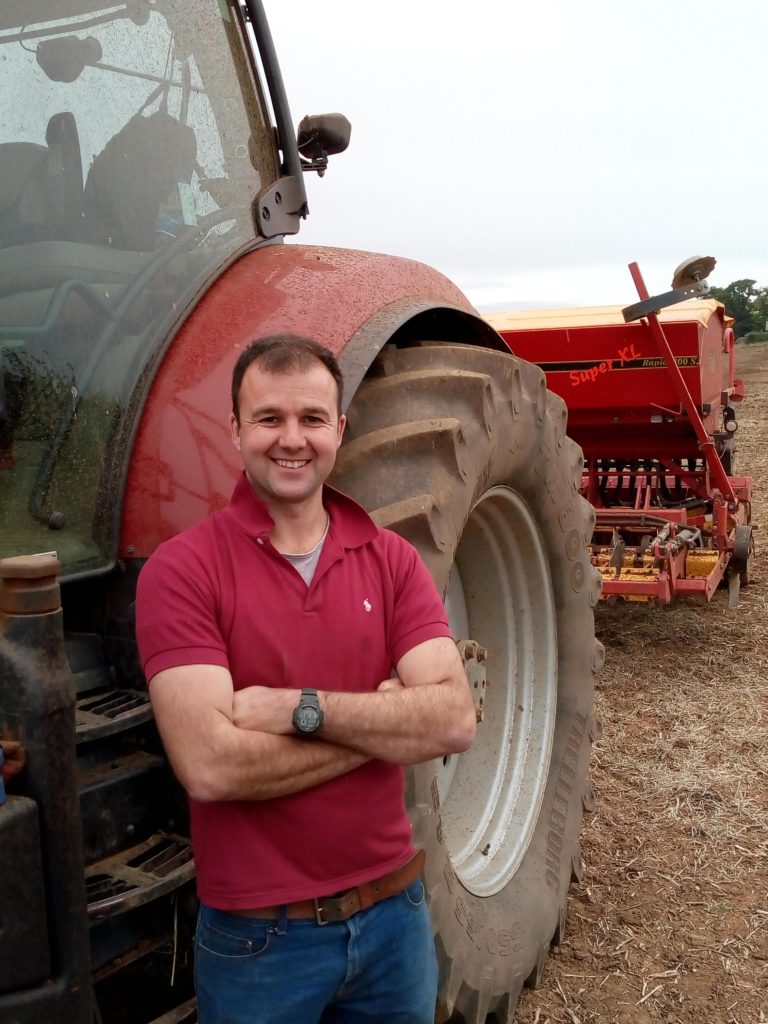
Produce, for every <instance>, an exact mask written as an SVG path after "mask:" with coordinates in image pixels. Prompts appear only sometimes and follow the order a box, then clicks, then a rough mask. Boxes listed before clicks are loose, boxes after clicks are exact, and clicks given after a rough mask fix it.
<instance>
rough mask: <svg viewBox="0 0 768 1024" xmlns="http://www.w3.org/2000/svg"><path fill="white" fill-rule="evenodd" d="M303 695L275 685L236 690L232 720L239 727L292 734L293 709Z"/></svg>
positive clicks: (277, 733) (297, 691) (278, 734)
mask: <svg viewBox="0 0 768 1024" xmlns="http://www.w3.org/2000/svg"><path fill="white" fill-rule="evenodd" d="M300 696H301V690H293V689H288V690H286V689H279V688H277V687H274V686H247V687H246V688H245V689H244V690H235V696H234V700H233V701H232V721H233V723H234V724H235V725H236V726H237V727H238V729H256V730H258V731H259V732H269V733H272V735H273V736H289V735H291V733H293V710H294V708H295V707H296V705H297V704H298V703H299V698H300Z"/></svg>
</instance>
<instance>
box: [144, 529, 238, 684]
mask: <svg viewBox="0 0 768 1024" xmlns="http://www.w3.org/2000/svg"><path fill="white" fill-rule="evenodd" d="M203 561H204V560H203V559H202V558H201V557H200V556H199V555H198V554H197V553H194V552H190V551H189V550H188V548H187V546H186V545H185V543H184V542H182V541H180V540H179V539H174V540H171V541H169V542H167V543H166V544H163V545H161V547H159V548H158V549H157V551H156V552H155V553H154V554H153V555H152V557H151V558H150V559H149V561H148V562H147V563H146V565H145V566H144V568H143V569H142V570H141V573H140V574H139V581H138V586H137V591H136V639H137V642H138V646H139V656H140V658H141V662H142V666H143V668H144V675H145V677H146V679H147V682H150V680H151V679H152V677H153V676H155V675H157V673H158V672H162V671H163V670H164V669H167V668H177V667H179V666H182V665H219V666H221V667H222V668H229V658H228V656H227V648H226V644H225V642H224V638H223V637H222V635H221V629H220V627H219V622H218V610H217V605H218V601H217V599H216V587H215V585H214V580H213V579H212V578H211V576H210V574H209V572H208V571H207V570H206V569H205V567H204V564H203Z"/></svg>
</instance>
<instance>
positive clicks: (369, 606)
mask: <svg viewBox="0 0 768 1024" xmlns="http://www.w3.org/2000/svg"><path fill="white" fill-rule="evenodd" d="M363 608H365V610H366V611H367V612H369V611H371V609H372V608H373V605H372V604H371V602H370V601H369V600H368V598H367V597H366V599H365V600H364V601H363Z"/></svg>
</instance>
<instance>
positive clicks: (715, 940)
mask: <svg viewBox="0 0 768 1024" xmlns="http://www.w3.org/2000/svg"><path fill="white" fill-rule="evenodd" d="M737 370H738V375H739V376H741V377H743V378H744V380H745V383H746V386H747V397H746V399H745V401H744V402H743V403H742V404H741V408H740V409H739V410H738V412H739V416H738V418H739V432H738V434H737V443H738V452H737V458H736V464H735V468H734V471H735V472H736V473H744V474H751V475H752V476H753V478H754V491H755V494H754V504H753V520H754V522H755V523H756V524H758V525H762V531H761V532H758V533H757V538H756V539H757V554H756V558H755V563H754V569H753V576H752V582H751V585H750V586H749V587H747V588H745V589H742V592H741V601H740V603H739V606H738V608H736V609H734V610H729V608H728V602H727V593H726V592H725V591H724V590H722V589H721V590H720V591H719V592H718V593H717V594H716V595H715V597H714V598H713V600H712V601H711V603H710V604H703V603H699V602H698V601H694V600H693V599H686V600H685V601H679V602H678V603H676V604H672V605H668V606H666V607H659V606H649V605H645V606H642V605H623V604H618V605H613V606H610V607H609V606H605V605H602V604H601V606H600V607H599V608H598V610H597V615H596V628H597V634H598V637H599V638H600V639H601V640H602V642H603V643H604V644H605V647H606V654H607V657H606V663H605V668H604V669H603V671H602V673H601V675H600V677H599V679H598V683H597V708H598V716H599V718H600V720H601V721H602V724H603V727H604V732H603V735H602V738H601V739H600V741H599V742H598V743H597V744H596V745H595V748H594V752H593V779H594V782H595V786H596V788H597V792H598V803H597V807H596V810H595V811H594V812H593V813H592V814H591V815H590V816H589V817H588V818H587V819H586V821H585V825H584V830H583V836H582V851H583V854H584V859H585V861H586V865H587V867H586V872H585V875H584V878H583V880H582V882H581V883H580V884H578V885H575V886H573V887H572V889H571V898H570V901H569V915H568V929H567V935H566V941H565V943H564V944H563V945H562V946H560V947H559V948H558V949H553V950H552V954H551V957H550V960H549V962H548V965H547V969H546V971H545V975H544V979H543V982H542V984H541V987H540V988H539V989H537V990H536V991H525V992H524V994H523V996H522V997H521V1000H520V1004H519V1007H518V1012H517V1017H516V1021H518V1022H520V1024H560V1022H564V1024H593V1022H600V1024H630V1022H631V1024H646V1022H649V1024H650V1022H658V1021H663V1022H666V1024H694V1022H695V1024H705V1022H706V1024H759V1022H768V562H767V561H766V558H765V555H764V553H763V544H762V543H761V537H762V536H763V534H764V533H765V534H768V416H766V405H767V402H768V345H759V346H749V347H740V348H739V350H738V357H737Z"/></svg>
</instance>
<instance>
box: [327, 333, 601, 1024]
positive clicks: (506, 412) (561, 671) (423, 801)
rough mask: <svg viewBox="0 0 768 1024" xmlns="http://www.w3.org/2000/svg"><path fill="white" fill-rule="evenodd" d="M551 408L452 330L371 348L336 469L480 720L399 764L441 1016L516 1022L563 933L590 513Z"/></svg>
mask: <svg viewBox="0 0 768 1024" xmlns="http://www.w3.org/2000/svg"><path fill="white" fill-rule="evenodd" d="M565 426H566V409H565V405H564V403H563V402H562V400H561V399H560V398H558V397H556V396H554V395H552V394H551V393H549V392H547V390H546V386H545V381H544V375H543V374H542V373H541V371H540V370H538V368H536V367H534V366H532V365H530V364H528V363H524V362H521V361H520V360H518V359H516V358H515V357H514V356H512V355H507V354H504V353H499V352H495V351H491V350H488V349H480V348H476V347H471V346H463V345H455V344H448V343H446V344H435V343H430V344H422V345H416V346H414V347H410V348H401V349H397V348H394V347H391V346H390V347H387V348H385V349H384V350H383V351H382V353H381V354H380V356H379V358H378V359H377V361H376V363H374V365H373V367H372V368H371V371H370V372H369V375H368V378H367V379H366V380H365V381H364V382H363V384H362V385H361V387H360V388H359V390H358V391H357V393H356V395H355V397H354V399H353V401H352V405H351V408H350V410H349V428H348V430H349V432H348V440H347V442H346V443H345V444H344V445H343V446H342V448H341V450H340V452H339V458H338V461H337V469H336V474H335V477H334V483H335V484H337V485H338V486H339V487H341V488H342V489H343V490H345V491H346V492H347V493H349V494H351V495H352V496H353V497H355V498H356V499H357V500H358V501H360V502H361V504H363V505H364V506H365V507H366V508H367V509H369V510H370V511H371V512H372V515H373V518H374V519H375V520H376V521H377V523H378V524H379V525H380V526H385V527H388V528H390V529H393V530H395V531H397V532H398V533H401V534H403V535H404V536H405V537H407V538H408V539H409V540H410V541H412V542H413V543H414V544H415V545H416V547H417V548H418V549H419V551H420V553H421V555H422V557H423V558H424V561H425V562H426V564H427V566H428V567H429V569H430V571H431V572H432V575H433V576H434V578H435V580H436V582H437V584H438V586H439V587H440V588H441V590H442V593H443V595H444V597H445V600H446V607H447V609H448V614H449V619H450V621H451V627H452V630H453V632H454V636H455V638H456V640H457V641H458V642H460V650H462V651H463V656H464V660H465V664H466V668H467V674H468V678H469V680H470V685H471V686H472V688H473V694H474V696H475V701H476V706H477V708H478V714H479V715H480V714H482V722H481V723H480V724H479V725H478V735H477V739H476V741H475V743H474V745H473V747H472V748H471V749H470V750H469V751H468V752H467V753H465V754H462V755H460V756H454V757H449V758H443V759H442V760H438V761H434V762H429V763H428V764H424V765H420V766H418V767H417V768H416V769H414V770H412V771H411V772H410V773H409V780H408V796H409V807H410V810H411V813H412V817H413V820H414V828H415V837H416V841H417V842H418V843H420V844H421V845H423V846H424V847H425V848H426V850H427V876H426V877H427V890H428V893H429V898H430V907H431V913H432V920H433V925H434V928H435V933H436V942H437V947H438V955H439V960H440V994H439V1001H438V1016H437V1019H438V1020H440V1021H447V1020H450V1021H455V1022H472V1024H484V1022H485V1021H486V1018H487V1016H488V1014H491V1013H493V1014H494V1017H495V1019H497V1020H499V1021H511V1020H512V1018H513V1016H514V1009H515V1005H516V1003H517V999H518V995H519V993H520V990H521V989H522V987H523V985H524V984H527V985H529V986H531V987H535V986H536V984H537V983H538V980H539V978H540V975H541V971H542V967H543V964H544V960H545V958H546V955H547V952H548V949H549V946H550V945H551V944H552V943H558V942H559V941H560V940H561V938H562V935H563V928H564V922H565V908H566V893H567V889H568V885H569V883H570V881H571V880H572V877H574V876H576V877H578V876H579V875H580V873H581V870H582V865H581V856H580V852H579V841H578V840H579V831H580V825H581V818H582V811H583V809H584V808H585V807H586V808H589V807H591V805H592V803H593V801H594V794H593V791H592V789H591V786H590V783H589V752H590V738H591V735H592V734H593V718H592V697H593V673H594V671H596V670H597V668H599V664H600V663H601V659H602V647H601V646H600V645H599V644H598V643H597V642H596V641H595V637H594V621H593V610H592V609H593V607H594V604H595V602H596V600H597V598H598V596H599V580H598V577H597V574H596V573H595V572H594V570H593V569H592V567H591V565H590V562H589V558H588V556H587V550H586V545H587V542H588V541H589V539H590V537H591V534H592V525H593V513H592V511H591V509H590V507H589V505H588V504H587V503H586V502H585V501H584V500H583V498H581V496H580V495H579V493H578V488H579V485H580V483H581V473H582V462H583V460H582V456H581V452H580V450H579V448H578V447H577V446H576V445H575V444H574V443H573V442H571V441H570V440H569V439H568V438H567V437H566V436H565Z"/></svg>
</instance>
